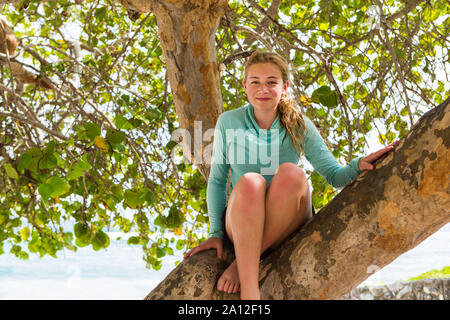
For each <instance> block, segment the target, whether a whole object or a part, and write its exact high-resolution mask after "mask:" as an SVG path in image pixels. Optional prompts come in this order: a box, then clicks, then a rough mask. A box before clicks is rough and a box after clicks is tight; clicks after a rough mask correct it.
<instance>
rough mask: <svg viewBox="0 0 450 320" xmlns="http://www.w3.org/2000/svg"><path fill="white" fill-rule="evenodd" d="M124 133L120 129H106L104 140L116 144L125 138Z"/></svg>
mask: <svg viewBox="0 0 450 320" xmlns="http://www.w3.org/2000/svg"><path fill="white" fill-rule="evenodd" d="M125 137H126V136H125V133H124V132H122V131H120V130H115V129H108V130H107V131H106V140H108V142H109V143H111V144H112V145H117V144H120V143H122V142H123V141H124V140H125Z"/></svg>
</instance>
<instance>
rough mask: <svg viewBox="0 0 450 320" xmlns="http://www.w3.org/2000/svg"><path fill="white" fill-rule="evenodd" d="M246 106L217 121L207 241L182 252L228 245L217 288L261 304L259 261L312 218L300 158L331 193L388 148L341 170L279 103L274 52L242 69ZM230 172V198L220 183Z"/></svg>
mask: <svg viewBox="0 0 450 320" xmlns="http://www.w3.org/2000/svg"><path fill="white" fill-rule="evenodd" d="M243 86H244V90H245V93H246V95H247V98H248V101H249V104H247V105H246V106H244V107H241V108H238V109H235V110H231V111H227V112H224V113H223V114H221V115H220V117H219V119H218V121H217V124H216V131H215V136H214V147H213V158H212V163H211V171H210V176H209V180H208V188H207V204H208V214H209V218H210V232H209V238H208V239H207V240H206V241H204V242H203V243H201V244H200V245H199V246H197V247H195V248H193V249H192V250H190V251H189V252H187V253H186V254H185V258H187V257H189V256H192V255H194V254H196V253H198V252H200V251H203V250H207V249H212V248H213V249H216V250H217V255H218V257H219V258H222V253H223V245H224V243H225V244H227V243H228V244H231V246H232V249H234V253H235V257H236V259H235V260H234V261H233V262H232V263H231V265H230V266H228V268H227V269H226V270H225V271H224V273H223V274H222V275H221V276H220V278H219V280H218V282H217V289H218V290H221V291H225V292H228V293H236V292H238V291H240V295H241V299H260V298H261V295H260V290H259V284H258V280H259V262H260V258H261V255H262V254H263V253H264V252H269V251H270V250H273V248H275V247H276V246H278V245H280V244H281V243H282V242H283V241H284V240H285V239H286V238H287V237H288V236H289V235H290V234H291V233H293V232H294V231H296V230H298V229H299V228H300V227H301V226H302V225H303V224H305V222H306V221H308V219H311V217H312V216H313V214H314V209H313V207H312V202H311V192H310V189H309V185H308V182H307V177H306V175H305V173H304V171H303V170H302V169H301V168H300V167H299V166H298V163H299V160H300V157H301V156H302V154H303V155H304V156H305V158H306V159H307V160H308V161H309V162H310V163H311V164H312V166H313V167H314V169H315V170H316V171H317V172H318V173H319V174H320V175H321V176H323V177H324V178H325V179H326V181H327V182H328V183H330V184H331V185H332V186H334V187H343V186H345V185H346V184H348V183H349V182H351V181H352V180H354V179H355V178H356V177H357V176H358V175H359V174H360V173H361V171H362V170H372V169H373V165H372V163H373V162H374V161H376V160H377V159H378V158H379V157H381V156H382V155H383V154H384V153H386V152H388V151H390V150H392V148H393V145H394V144H395V143H396V142H397V141H396V142H394V143H393V144H391V145H389V146H388V147H385V148H383V149H381V150H379V151H377V152H374V153H372V154H370V155H368V156H367V157H359V158H356V159H353V160H352V161H351V162H350V163H349V164H348V165H347V166H341V165H340V164H339V162H338V161H337V160H336V159H335V158H334V156H333V155H332V153H331V152H330V150H329V149H328V148H327V146H326V144H325V142H324V141H323V139H322V137H321V136H320V134H319V132H318V130H317V128H316V127H315V126H314V124H313V123H312V122H311V120H309V119H308V118H307V117H306V116H304V115H303V114H302V113H301V112H300V109H299V108H298V106H297V104H296V103H295V101H294V100H292V99H289V98H287V97H286V94H287V90H288V87H289V68H288V65H287V63H286V61H285V60H284V59H283V58H282V57H281V56H280V55H278V54H276V53H273V52H265V51H260V50H257V51H255V52H254V53H253V54H252V55H251V56H250V57H249V58H248V60H247V62H246V64H245V67H244V79H243ZM230 169H231V183H232V188H231V194H230V197H229V199H228V203H227V199H226V198H227V194H226V188H227V179H228V173H229V170H230Z"/></svg>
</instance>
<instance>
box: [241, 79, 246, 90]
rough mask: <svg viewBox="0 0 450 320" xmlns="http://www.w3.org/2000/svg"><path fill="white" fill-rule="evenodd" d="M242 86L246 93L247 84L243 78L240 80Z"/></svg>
mask: <svg viewBox="0 0 450 320" xmlns="http://www.w3.org/2000/svg"><path fill="white" fill-rule="evenodd" d="M242 87H243V88H244V91H245V93H247V85H246V84H245V79H243V80H242Z"/></svg>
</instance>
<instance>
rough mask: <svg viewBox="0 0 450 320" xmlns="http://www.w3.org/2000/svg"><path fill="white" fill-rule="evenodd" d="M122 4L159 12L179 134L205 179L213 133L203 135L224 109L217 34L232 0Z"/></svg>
mask: <svg viewBox="0 0 450 320" xmlns="http://www.w3.org/2000/svg"><path fill="white" fill-rule="evenodd" d="M122 3H123V4H124V5H125V7H126V8H127V9H129V10H137V11H140V12H147V11H151V12H153V14H154V15H155V16H156V20H157V24H158V32H159V36H160V40H161V46H162V49H163V53H164V62H165V64H166V69H167V75H168V78H169V83H170V88H171V91H172V96H173V99H174V103H175V111H176V113H177V116H178V120H179V128H180V129H181V130H179V131H178V132H180V134H179V137H178V136H177V137H175V138H176V139H178V138H182V145H183V151H184V155H185V156H186V157H187V158H188V160H190V162H191V163H193V164H194V165H196V166H197V168H198V169H199V171H200V172H201V173H202V175H203V176H204V177H205V178H207V177H208V176H209V167H210V163H209V159H208V157H209V156H210V151H212V150H210V146H211V139H212V135H209V136H206V135H205V136H204V134H205V133H206V131H207V130H208V129H213V128H214V127H215V124H216V122H217V118H218V117H219V115H220V114H221V113H222V112H223V104H222V95H221V91H220V77H219V70H218V65H217V55H216V49H215V34H216V31H217V27H218V25H219V21H220V17H221V16H222V15H223V13H224V12H225V10H226V8H227V5H228V2H227V1H226V0H219V1H218V0H190V1H182V0H159V1H142V0H130V1H124V0H122ZM183 129H187V132H189V135H185V134H184V133H183ZM176 141H177V140H176ZM177 142H180V141H177ZM208 146H209V149H208Z"/></svg>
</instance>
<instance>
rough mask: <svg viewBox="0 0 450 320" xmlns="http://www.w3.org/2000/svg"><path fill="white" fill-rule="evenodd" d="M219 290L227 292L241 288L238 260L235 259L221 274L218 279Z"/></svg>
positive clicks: (234, 291)
mask: <svg viewBox="0 0 450 320" xmlns="http://www.w3.org/2000/svg"><path fill="white" fill-rule="evenodd" d="M217 290H219V291H224V292H227V293H237V292H238V291H239V290H240V284H239V274H238V269H237V263H236V260H234V261H233V262H232V263H231V264H230V265H229V266H228V268H226V269H225V271H224V272H223V273H222V275H221V276H220V278H219V280H218V281H217Z"/></svg>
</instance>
